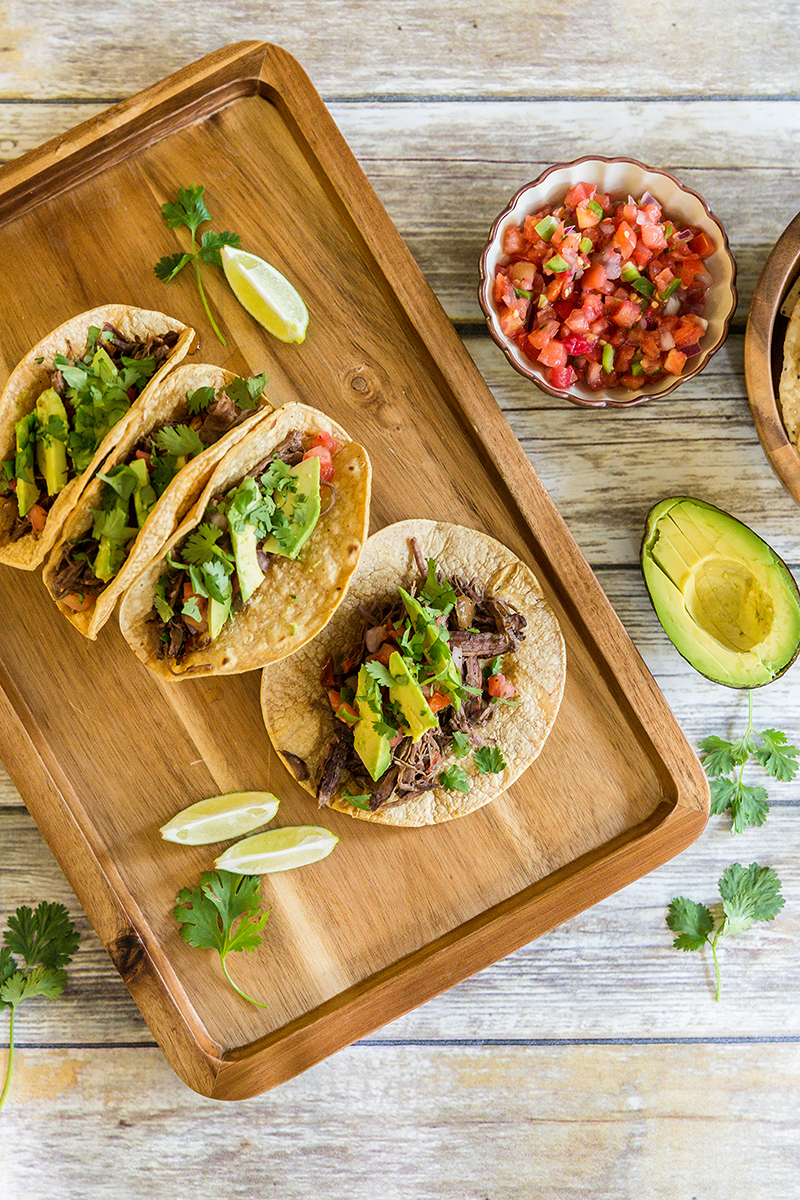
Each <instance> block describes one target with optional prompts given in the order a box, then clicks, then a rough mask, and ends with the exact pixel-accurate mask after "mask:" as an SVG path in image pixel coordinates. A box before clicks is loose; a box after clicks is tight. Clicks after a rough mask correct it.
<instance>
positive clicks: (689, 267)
mask: <svg viewBox="0 0 800 1200" xmlns="http://www.w3.org/2000/svg"><path fill="white" fill-rule="evenodd" d="M705 269H706V264H705V263H704V262H703V260H702V258H696V257H695V258H686V259H684V261H683V262H682V263H681V265H680V275H681V283H682V284H683V286H684V287H690V286H691V284H692V283H693V281H694V277H695V275H699V274H700V272H701V271H705Z"/></svg>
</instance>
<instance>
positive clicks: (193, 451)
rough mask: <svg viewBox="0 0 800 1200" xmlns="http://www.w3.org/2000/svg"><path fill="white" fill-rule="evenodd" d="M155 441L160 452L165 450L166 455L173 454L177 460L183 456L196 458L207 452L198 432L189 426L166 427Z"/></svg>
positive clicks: (157, 435)
mask: <svg viewBox="0 0 800 1200" xmlns="http://www.w3.org/2000/svg"><path fill="white" fill-rule="evenodd" d="M155 441H156V445H157V446H158V448H159V450H163V451H164V453H165V454H172V455H174V456H175V458H180V457H181V456H183V455H185V456H186V457H187V458H194V457H195V455H197V454H201V453H202V452H203V450H205V444H204V443H203V441H202V440H201V438H200V435H199V433H198V432H197V430H196V429H190V428H189V426H188V425H165V426H164V427H163V429H159V431H158V433H157V434H156V435H155Z"/></svg>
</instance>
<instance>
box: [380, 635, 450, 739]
mask: <svg viewBox="0 0 800 1200" xmlns="http://www.w3.org/2000/svg"><path fill="white" fill-rule="evenodd" d="M389 674H390V675H391V676H392V679H393V680H394V683H393V684H392V686H391V687H390V688H389V699H390V700H391V701H392V702H393V703H396V704H397V705H398V707H399V708H400V712H401V713H402V714H403V720H404V721H405V724H406V727H407V729H408V732H409V733H410V735H411V737H412V739H413V740H414V741H415V742H418V741H419V739H420V738H421V737H422V735H423V733H424V732H425V730H426V729H436V728H437V726H438V724H439V722H438V720H437V718H436V717H435V716H434V714H433V713H432V712H431V706H430V705H429V704H428V701H427V700H426V699H425V696H424V693H423V691H422V688H421V687H420V686H419V681H418V680H417V677H416V672H415V670H414V664H413V663H412V662H410V661H409V660H408V659H407V658H403V656H402V654H401V653H400V651H399V650H395V651H394V652H393V653H392V654H390V655H389Z"/></svg>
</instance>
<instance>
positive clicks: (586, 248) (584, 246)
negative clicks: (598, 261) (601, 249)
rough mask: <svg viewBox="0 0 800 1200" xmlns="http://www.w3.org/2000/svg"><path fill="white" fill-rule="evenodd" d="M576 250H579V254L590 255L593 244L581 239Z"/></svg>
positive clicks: (587, 239)
mask: <svg viewBox="0 0 800 1200" xmlns="http://www.w3.org/2000/svg"><path fill="white" fill-rule="evenodd" d="M578 249H579V250H580V252H581V254H591V253H592V250H593V249H594V242H593V241H592V239H591V238H588V237H585V238H581V244H580V246H579V247H578Z"/></svg>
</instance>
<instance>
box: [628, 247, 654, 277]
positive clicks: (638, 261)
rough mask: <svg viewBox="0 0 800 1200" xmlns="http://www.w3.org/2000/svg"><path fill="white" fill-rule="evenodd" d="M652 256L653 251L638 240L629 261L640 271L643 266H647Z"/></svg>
mask: <svg viewBox="0 0 800 1200" xmlns="http://www.w3.org/2000/svg"><path fill="white" fill-rule="evenodd" d="M652 257H653V251H652V250H649V249H648V248H647V246H646V245H645V244H644V242H642V241H638V242H637V243H636V246H635V247H634V250H633V253H632V254H631V262H632V263H633V265H634V266H635V267H638V268H639V270H640V271H641V270H642V268H643V267H646V266H647V264H648V263H649V262H650V259H651V258H652Z"/></svg>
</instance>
